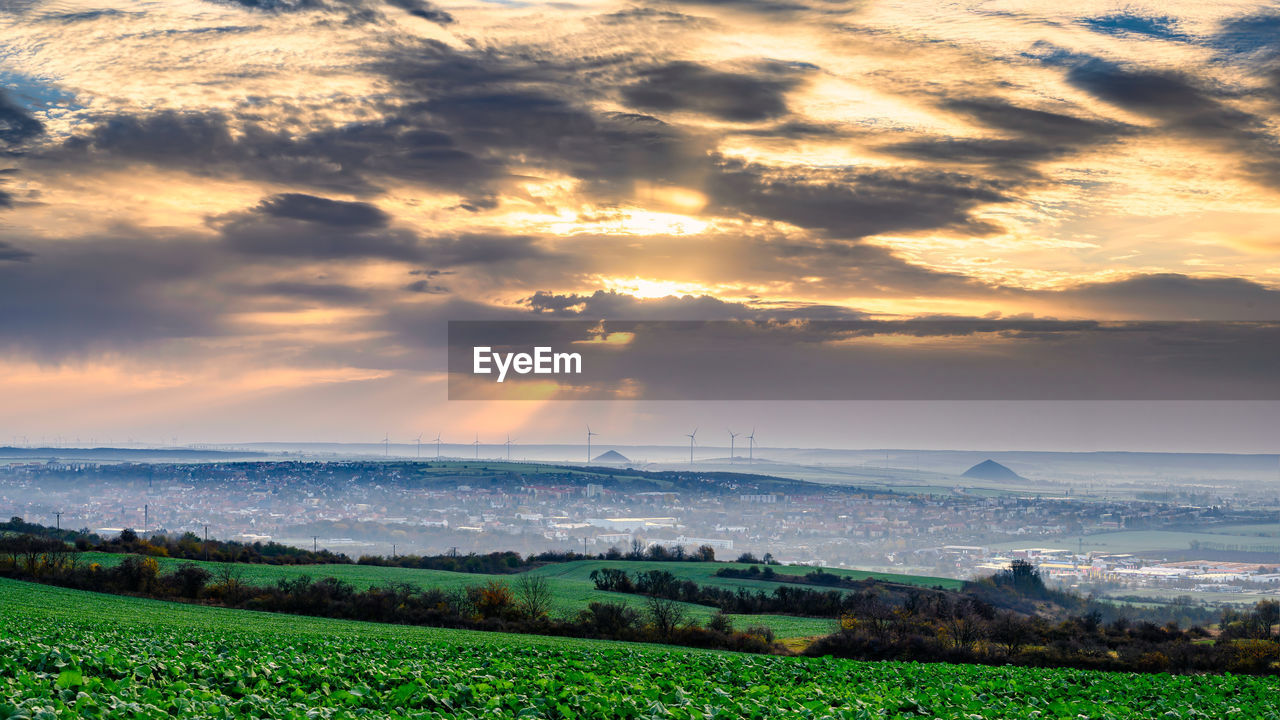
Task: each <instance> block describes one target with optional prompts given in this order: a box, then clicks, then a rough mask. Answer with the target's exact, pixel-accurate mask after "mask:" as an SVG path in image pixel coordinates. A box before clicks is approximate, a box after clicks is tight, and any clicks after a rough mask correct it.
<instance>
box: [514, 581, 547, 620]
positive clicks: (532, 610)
mask: <svg viewBox="0 0 1280 720" xmlns="http://www.w3.org/2000/svg"><path fill="white" fill-rule="evenodd" d="M551 599H552V595H551V584H550V583H549V582H547V579H546V578H544V577H542V576H540V575H529V574H528V573H525V574H523V575H521V576H520V577H518V578H516V608H517V609H518V610H519V611H520V614H521V615H522V616H524V617H526V618H529V619H530V620H537V619H538V618H541V617H543V616H544V615H546V614H547V613H548V612H550V611H551Z"/></svg>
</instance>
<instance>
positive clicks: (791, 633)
mask: <svg viewBox="0 0 1280 720" xmlns="http://www.w3.org/2000/svg"><path fill="white" fill-rule="evenodd" d="M123 558H124V555H119V554H112V553H99V552H89V553H84V555H83V557H82V562H85V563H95V562H96V563H98V564H100V565H104V566H111V565H115V564H117V563H119V562H120V561H121V560H122V559H123ZM156 561H157V562H158V563H159V564H160V570H161V572H172V571H173V570H174V569H176V568H177V567H178V566H179V565H181V564H183V563H185V562H194V564H196V565H199V566H202V567H204V568H206V569H208V570H209V571H210V572H213V573H217V571H218V570H219V569H220V568H221V567H222V566H223V564H222V563H214V562H210V563H205V562H202V561H190V560H179V559H175V558H156ZM677 565H691V566H702V565H714V564H713V563H645V562H613V563H610V562H596V561H578V562H572V563H556V564H553V565H549V566H545V567H542V568H539V569H537V570H535V571H533V572H534V573H535V574H538V575H543V576H545V577H546V578H547V580H548V582H549V583H550V585H551V590H552V593H553V594H554V600H553V603H552V608H551V613H552V614H553V615H556V616H559V617H571V616H573V615H576V614H577V613H578V612H580V611H581V610H584V609H586V607H587V605H589V604H590V603H592V602H620V603H625V604H626V605H629V606H631V607H633V608H636V609H637V610H640V609H642V608H643V606H644V598H642V597H640V596H638V595H631V594H626V593H614V592H604V591H601V590H597V589H596V588H595V583H593V582H592V581H591V580H590V578H589V577H588V576H589V575H590V574H591V570H592V569H595V567H625V568H627V569H629V570H632V571H639V570H649V569H654V568H655V567H658V566H661V567H667V566H677ZM574 566H577V567H574ZM587 566H589V567H587ZM632 566H645V567H643V568H641V567H632ZM235 567H236V568H237V569H238V570H239V571H240V573H241V580H243V581H244V582H247V583H251V584H254V585H274V584H275V583H276V582H277V581H279V580H281V579H294V578H298V577H302V576H304V575H306V576H310V577H311V578H313V579H320V578H325V577H333V578H337V579H339V580H343V581H346V582H349V583H351V584H352V585H353V586H354V587H355V588H356V589H358V590H365V589H367V588H370V587H374V586H379V585H386V584H388V583H393V582H396V583H409V584H411V585H416V586H418V587H422V588H428V587H437V588H443V589H454V588H463V587H467V586H470V585H481V584H484V583H485V582H488V581H489V580H490V579H493V578H495V577H496V578H498V579H504V580H507V581H510V580H512V579H513V576H512V575H479V574H475V573H458V572H448V571H445V570H415V569H411V568H387V567H378V566H375V565H251V564H236V565H235ZM681 569H685V568H681ZM689 570H690V571H691V572H695V573H696V572H701V573H703V575H705V576H709V577H711V578H712V579H715V580H722V581H728V579H726V578H715V577H714V575H712V573H713V572H714V570H708V569H705V568H703V569H701V570H698V569H697V568H692V569H689ZM556 571H559V572H556ZM682 577H688V576H682ZM690 579H694V578H693V577H691V578H690ZM765 585H769V586H773V585H776V583H774V584H770V583H762V584H761V586H762V587H764V586H765ZM765 589H766V590H767V589H770V588H769V587H766V588H765ZM682 605H683V606H684V608H685V612H686V613H687V614H688V615H689V617H691V618H696V619H697V620H699V621H700V622H706V621H707V620H708V619H710V617H711V616H712V615H713V614H714V613H715V610H714V608H709V607H706V606H704V605H693V604H689V603H682ZM730 618H731V619H732V620H733V623H734V626H735V627H738V628H745V627H748V626H751V625H763V626H765V627H768V628H769V629H771V630H773V633H774V635H776V636H777V637H778V638H781V639H788V638H811V637H816V636H819V635H827V634H829V633H831V632H832V631H833V630H834V629H835V621H833V620H830V619H827V618H808V617H796V616H790V615H730Z"/></svg>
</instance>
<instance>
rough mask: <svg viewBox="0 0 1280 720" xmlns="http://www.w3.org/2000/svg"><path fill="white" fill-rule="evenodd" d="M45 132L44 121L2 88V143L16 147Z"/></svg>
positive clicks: (0, 124)
mask: <svg viewBox="0 0 1280 720" xmlns="http://www.w3.org/2000/svg"><path fill="white" fill-rule="evenodd" d="M43 134H44V123H42V122H40V121H39V120H37V119H36V118H34V117H32V116H31V114H30V113H28V112H27V110H26V109H25V108H23V107H22V106H20V105H18V104H17V103H15V102H13V100H12V99H10V98H9V95H8V93H6V92H5V91H4V90H3V89H0V143H3V144H4V145H7V146H9V147H15V146H18V145H22V144H24V143H26V142H27V141H28V140H32V139H34V138H36V137H39V136H40V135H43Z"/></svg>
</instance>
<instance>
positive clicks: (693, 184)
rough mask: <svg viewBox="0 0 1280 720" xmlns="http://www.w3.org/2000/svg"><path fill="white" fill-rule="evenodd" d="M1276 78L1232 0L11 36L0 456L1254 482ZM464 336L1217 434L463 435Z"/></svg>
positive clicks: (887, 6)
mask: <svg viewBox="0 0 1280 720" xmlns="http://www.w3.org/2000/svg"><path fill="white" fill-rule="evenodd" d="M1277 38H1280V5H1277V4H1276V3H1249V2H1218V3H1189V2H1161V3H1132V2H1126V3H1114V2H1092V1H1090V0H1083V1H1081V2H1075V3H1070V4H1063V3H1047V2H1046V3H1035V2H1001V1H993V2H969V3H965V2H960V3H935V2H843V1H841V0H757V1H752V2H747V1H746V0H679V1H676V2H653V3H650V2H579V3H575V2H556V3H539V2H510V1H506V2H478V3H475V2H441V3H438V4H436V3H432V2H427V1H426V0H386V1H378V0H359V1H355V0H352V1H340V0H288V1H286V0H225V1H222V2H206V1H202V0H199V1H198V0H172V1H168V2H163V3H159V2H124V1H123V0H119V1H113V0H90V1H85V2H82V1H81V0H58V1H55V2H35V1H27V0H12V1H10V2H6V3H4V4H3V6H0V88H2V91H0V443H6V442H11V441H21V439H22V438H26V439H27V440H26V441H27V442H37V438H45V439H46V440H53V439H55V438H63V439H64V440H66V439H73V438H81V439H82V440H87V439H89V438H93V439H95V440H97V441H99V442H100V441H101V440H102V439H103V438H111V439H113V440H114V441H119V440H123V439H128V438H134V439H136V440H144V441H146V442H152V443H158V442H171V441H174V440H175V439H176V440H177V441H179V442H184V443H185V442H237V441H241V442H243V441H251V440H294V441H303V440H324V441H353V442H368V441H370V440H378V439H381V438H382V436H383V434H384V433H389V434H390V435H391V436H392V438H393V439H395V438H399V439H401V440H403V441H408V440H410V439H412V437H414V436H415V435H416V434H418V433H420V432H424V433H427V434H428V435H432V436H433V435H434V433H435V432H444V433H445V434H453V435H457V436H466V437H467V438H469V437H471V436H473V435H475V434H477V433H478V434H482V435H484V436H487V437H491V438H492V439H493V441H498V440H500V439H501V438H502V436H504V435H505V434H507V433H511V434H513V435H515V436H517V437H520V438H522V439H523V440H525V441H528V442H563V441H566V440H569V439H573V438H576V437H577V435H579V434H581V432H580V429H581V426H582V425H584V424H585V423H586V422H592V423H593V427H595V429H596V430H597V431H600V432H608V433H609V434H611V435H612V438H613V441H614V442H619V443H622V442H624V440H625V441H628V442H635V443H660V442H666V441H668V440H669V441H670V442H672V444H676V443H678V442H679V441H680V439H681V437H682V436H683V434H684V433H687V432H688V431H689V430H688V429H687V428H686V426H704V427H714V428H719V427H721V426H729V425H737V426H742V425H750V424H756V425H759V426H762V427H766V428H768V432H763V433H762V437H768V438H772V439H773V441H774V442H777V443H778V444H788V445H805V444H811V445H823V446H829V447H875V446H885V445H888V446H894V447H951V448H968V447H974V448H992V449H1004V448H1023V449H1081V450H1088V449H1196V450H1224V451H1258V452H1263V451H1275V449H1276V448H1275V445H1274V443H1275V439H1274V434H1273V432H1271V428H1273V427H1275V426H1276V424H1277V421H1280V409H1277V403H1275V402H1274V399H1275V398H1276V397H1280V395H1277V394H1276V392H1275V387H1274V384H1275V381H1276V376H1277V375H1278V374H1277V373H1274V372H1273V371H1272V367H1273V365H1274V360H1273V359H1274V358H1275V357H1276V351H1277V350H1280V341H1277V339H1276V338H1277V333H1276V326H1275V325H1274V324H1273V323H1276V322H1280V222H1278V220H1280V217H1278V216H1280V202H1277V201H1278V200H1280V127H1278V126H1277V116H1278V113H1277V110H1278V109H1280V40H1278V39H1277ZM473 319H492V320H522V319H539V320H545V319H569V320H589V321H597V320H602V319H603V320H618V319H629V320H729V321H738V322H742V321H748V322H763V323H782V324H786V325H787V326H788V327H791V328H794V324H795V323H800V324H802V325H803V324H804V323H805V322H806V321H807V320H811V319H820V320H856V321H874V322H879V323H884V325H883V326H882V327H883V328H885V329H882V330H880V331H877V332H874V333H868V334H866V335H865V336H862V337H860V338H859V340H858V343H859V344H858V345H857V348H856V349H857V351H858V352H859V353H861V355H860V356H859V357H863V358H865V357H871V358H873V360H874V358H881V360H882V361H881V364H880V365H879V366H878V367H880V368H882V369H883V368H889V369H901V368H904V367H905V368H914V369H915V371H916V375H915V376H914V377H919V378H920V381H921V382H922V383H925V384H927V383H929V382H931V381H932V382H935V383H938V382H941V381H940V380H939V378H943V377H946V376H945V374H943V373H940V372H939V371H938V370H937V368H945V367H948V366H953V365H955V364H956V363H958V362H970V361H972V360H973V358H974V357H978V358H979V359H981V358H983V357H990V358H992V365H991V366H993V367H999V366H1000V362H1001V358H1004V357H1007V356H1009V355H1016V356H1017V357H1018V358H1021V359H1022V360H1021V361H1023V362H1026V363H1029V364H1030V365H1031V366H1035V367H1038V368H1054V367H1057V365H1055V364H1058V365H1061V366H1062V367H1063V368H1064V374H1066V375H1072V376H1078V375H1079V374H1080V373H1081V372H1086V371H1087V370H1088V369H1089V368H1091V367H1095V366H1098V365H1099V364H1100V363H1102V362H1105V364H1106V366H1107V368H1109V369H1110V370H1123V372H1110V371H1109V373H1108V376H1109V377H1111V376H1114V377H1113V378H1112V380H1113V381H1114V382H1117V383H1130V382H1141V380H1131V378H1142V377H1146V376H1152V375H1156V374H1158V375H1160V378H1161V380H1160V383H1161V387H1169V386H1179V385H1181V384H1183V383H1184V382H1185V383H1186V384H1189V385H1195V386H1196V387H1202V386H1203V387H1209V388H1219V387H1221V386H1222V384H1223V383H1229V384H1230V385H1231V387H1232V392H1231V393H1229V394H1230V399H1231V400H1232V401H1231V402H1227V401H1225V399H1224V401H1221V402H1199V403H1196V402H1186V401H1185V400H1186V398H1185V397H1182V396H1180V394H1179V393H1177V392H1171V395H1170V397H1171V399H1168V400H1165V401H1155V402H1153V401H1151V398H1146V400H1144V401H1143V402H1130V403H1120V402H1109V403H1108V402H1094V403H1092V404H1090V403H1081V402H1062V401H1061V400H1062V395H1063V394H1064V393H1063V392H1061V391H1062V390H1063V388H1068V386H1066V385H1063V386H1060V387H1059V388H1058V390H1059V391H1060V392H1056V393H1055V392H1049V393H1047V397H1046V398H1045V400H1044V401H1043V402H1033V401H1024V402H1021V403H1009V402H981V401H974V402H969V403H963V402H945V403H944V402H927V401H925V400H923V399H921V398H915V397H913V398H910V400H911V402H901V403H896V404H895V403H891V402H890V403H886V402H883V401H884V400H886V398H875V399H876V400H877V402H876V403H857V402H834V401H832V402H819V401H814V400H812V397H811V394H812V393H811V392H810V393H809V394H804V393H801V395H802V396H803V397H802V398H801V399H803V401H801V400H800V399H798V400H795V401H791V402H788V401H786V400H785V398H786V397H787V392H788V387H789V386H788V385H787V382H788V380H787V378H788V377H791V376H794V375H795V373H794V372H782V371H779V372H777V373H776V374H775V375H774V376H772V377H768V376H766V377H763V378H758V379H756V380H754V382H761V383H777V384H779V386H780V387H781V389H780V390H779V391H778V392H777V393H775V394H771V395H770V397H779V398H784V399H782V400H775V401H773V402H762V401H751V402H747V401H742V402H736V403H735V402H717V403H692V402H642V401H635V400H628V399H626V398H620V399H617V400H612V401H592V402H586V401H573V400H571V399H570V400H565V399H564V397H568V398H572V397H575V395H573V394H572V393H570V394H568V395H565V396H563V397H561V398H559V399H557V398H551V397H547V398H542V399H539V400H524V401H519V402H511V401H456V400H455V401H453V402H450V401H449V400H448V399H447V398H448V393H447V382H446V372H445V370H446V367H445V356H446V352H445V344H446V333H445V328H446V323H447V322H448V321H450V320H473ZM920 320H925V321H931V322H932V321H938V320H943V321H947V322H951V321H961V323H960V324H957V325H952V326H949V327H957V328H958V327H966V328H968V329H963V330H955V331H954V332H951V331H948V332H933V333H929V334H928V337H927V338H926V337H922V336H921V335H920V334H918V333H912V332H903V331H901V329H900V328H901V327H902V326H901V325H900V323H902V322H905V321H920ZM976 320H982V321H984V322H988V323H995V324H996V326H995V327H993V328H992V327H988V328H986V329H983V330H981V331H980V332H979V331H975V330H973V328H972V326H971V325H964V322H966V321H976ZM1154 321H1166V322H1172V323H1173V324H1171V325H1167V326H1165V325H1162V326H1160V327H1161V329H1160V330H1159V332H1158V333H1157V334H1156V335H1155V336H1147V335H1144V336H1142V337H1143V338H1144V339H1142V340H1141V341H1134V340H1133V338H1134V337H1135V336H1134V335H1133V334H1127V335H1126V334H1125V333H1119V332H1114V331H1113V330H1114V329H1115V328H1117V327H1126V328H1129V327H1143V326H1141V325H1140V324H1141V323H1150V322H1154ZM791 335H794V332H789V333H788V334H787V336H777V337H776V340H768V341H763V342H764V343H765V345H768V344H769V343H771V342H775V341H776V342H777V343H780V344H786V343H787V342H789V340H788V339H787V337H789V336H791ZM1122 335H1124V336H1125V338H1126V339H1125V340H1124V341H1118V340H1116V338H1118V337H1121V336H1122ZM1153 338H1154V339H1153ZM847 340H848V339H847V338H826V339H823V340H821V341H819V345H820V346H821V347H822V348H823V349H824V352H828V351H829V352H830V353H835V352H836V351H838V350H840V349H841V348H844V347H846V346H844V345H840V343H841V342H844V343H846V345H847ZM806 342H810V343H812V342H813V341H812V339H810V340H808V341H806ZM805 347H810V346H805ZM1076 347H1088V348H1095V349H1096V348H1102V350H1098V351H1097V352H1096V353H1094V354H1092V355H1089V356H1088V357H1084V356H1082V355H1080V354H1078V353H1075V352H1067V351H1064V350H1063V348H1076ZM1152 348H1155V349H1156V352H1155V354H1157V355H1160V356H1161V357H1162V358H1165V359H1168V358H1173V360H1171V361H1169V363H1170V364H1169V365H1168V366H1167V367H1166V366H1165V365H1162V366H1161V369H1160V372H1159V373H1157V372H1155V371H1148V369H1147V365H1146V363H1147V362H1148V361H1149V360H1150V358H1151V357H1152V355H1153V352H1152ZM975 353H978V354H977V355H975ZM833 357H834V356H833ZM903 358H908V359H907V360H906V361H904V360H903ZM922 358H923V359H927V361H928V362H927V363H925V364H921V365H915V364H913V363H915V362H917V361H919V360H921V359H922ZM1099 358H1101V360H1100V359H1099ZM873 360H867V361H866V362H868V363H871V364H874V362H873ZM1161 362H1164V361H1163V360H1162V361H1161ZM840 365H841V362H840V361H838V359H837V360H836V361H833V363H832V365H831V366H830V367H827V368H826V369H825V370H824V371H823V372H826V373H829V374H828V375H822V376H821V377H822V378H823V379H824V382H831V383H839V382H840V377H839V373H838V370H837V369H833V368H838V367H839V366H840ZM649 367H650V373H649V375H650V376H649V377H643V378H639V379H638V380H637V382H640V383H642V384H643V383H649V384H660V383H662V381H663V374H664V373H665V374H666V377H674V376H675V375H677V374H679V372H680V370H679V368H678V367H673V366H666V365H662V364H661V363H660V362H655V363H653V364H650V365H649ZM1082 368H1083V369H1082ZM659 369H660V372H659ZM1117 378H1118V379H1117ZM744 382H753V381H752V380H744ZM908 382H913V380H912V379H911V378H909V379H908ZM1255 391H1256V393H1255ZM1117 392H1118V396H1123V395H1124V392H1122V391H1117ZM1192 394H1193V395H1196V397H1200V395H1198V394H1196V393H1192ZM1201 394H1203V393H1201ZM1255 394H1256V396H1257V398H1259V399H1258V400H1249V398H1251V397H1252V396H1253V395H1255ZM797 397H800V396H797ZM890 399H892V398H890ZM997 399H1001V400H1003V398H997ZM1120 399H1126V398H1123V397H1120ZM1201 399H1204V398H1201ZM1208 399H1209V400H1212V399H1213V398H1211V397H1210V398H1208ZM1268 399H1269V400H1270V401H1265V400H1268ZM596 426H598V427H596ZM601 428H604V430H602V429H601ZM717 432H719V430H717Z"/></svg>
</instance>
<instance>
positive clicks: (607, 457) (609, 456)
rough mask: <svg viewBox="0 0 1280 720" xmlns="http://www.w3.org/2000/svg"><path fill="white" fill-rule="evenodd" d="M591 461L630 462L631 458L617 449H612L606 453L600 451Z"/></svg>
mask: <svg viewBox="0 0 1280 720" xmlns="http://www.w3.org/2000/svg"><path fill="white" fill-rule="evenodd" d="M591 462H598V463H629V462H631V459H630V458H628V457H627V456H626V455H623V454H622V453H620V452H618V451H617V450H610V451H609V452H606V453H600V454H599V455H597V456H596V457H595V459H594V460H592V461H591Z"/></svg>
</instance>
